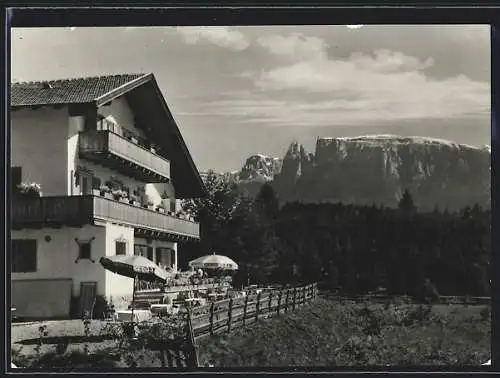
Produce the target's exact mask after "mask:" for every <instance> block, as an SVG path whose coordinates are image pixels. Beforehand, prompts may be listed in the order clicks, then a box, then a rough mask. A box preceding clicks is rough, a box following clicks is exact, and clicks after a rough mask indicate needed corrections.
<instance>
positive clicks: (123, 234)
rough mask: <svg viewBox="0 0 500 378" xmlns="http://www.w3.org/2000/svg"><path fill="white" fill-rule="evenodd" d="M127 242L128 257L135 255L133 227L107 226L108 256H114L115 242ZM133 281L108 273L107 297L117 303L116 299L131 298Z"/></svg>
mask: <svg viewBox="0 0 500 378" xmlns="http://www.w3.org/2000/svg"><path fill="white" fill-rule="evenodd" d="M118 240H119V241H125V242H126V243H127V252H126V254H127V255H133V254H134V229H133V228H132V227H125V226H118V225H114V224H110V223H108V224H106V255H107V256H114V255H115V254H116V253H115V242H116V241H118ZM132 287H133V279H132V278H128V277H124V276H120V275H118V274H115V273H112V272H110V271H106V290H105V291H106V293H105V295H106V296H107V297H108V298H109V297H113V302H116V297H121V296H129V295H131V294H132Z"/></svg>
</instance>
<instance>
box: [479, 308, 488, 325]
mask: <svg viewBox="0 0 500 378" xmlns="http://www.w3.org/2000/svg"><path fill="white" fill-rule="evenodd" d="M490 313H491V310H490V307H489V306H484V307H483V308H482V309H481V312H480V313H479V316H480V318H481V320H482V321H486V320H489V319H490V318H491V317H490Z"/></svg>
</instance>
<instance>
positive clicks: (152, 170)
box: [78, 130, 170, 182]
mask: <svg viewBox="0 0 500 378" xmlns="http://www.w3.org/2000/svg"><path fill="white" fill-rule="evenodd" d="M78 152H79V155H80V157H82V158H84V159H88V160H91V161H96V162H98V163H99V164H102V165H104V166H108V167H110V168H112V169H115V170H118V171H122V173H124V174H127V175H129V176H132V177H134V178H137V179H139V180H141V181H149V182H166V181H168V180H169V179H170V162H169V161H168V160H167V159H165V158H163V157H162V156H159V155H157V154H156V153H154V152H152V151H151V150H149V149H146V148H144V147H142V146H139V145H138V144H136V143H133V142H132V141H130V140H128V139H126V138H124V137H122V136H121V135H118V134H115V133H113V132H111V131H108V130H92V131H84V132H81V133H80V134H79V146H78ZM110 157H111V159H110ZM151 180H152V181H151Z"/></svg>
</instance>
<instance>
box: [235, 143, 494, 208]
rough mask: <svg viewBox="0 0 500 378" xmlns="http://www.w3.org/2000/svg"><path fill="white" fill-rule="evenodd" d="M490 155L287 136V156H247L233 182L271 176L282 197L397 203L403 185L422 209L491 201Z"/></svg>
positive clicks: (447, 147)
mask: <svg viewBox="0 0 500 378" xmlns="http://www.w3.org/2000/svg"><path fill="white" fill-rule="evenodd" d="M490 155H491V151H490V148H489V146H485V147H484V148H479V147H473V146H467V145H463V144H457V143H453V142H449V141H444V140H438V139H431V138H422V137H400V136H395V135H374V136H362V137H354V138H318V140H317V143H316V151H315V153H314V154H311V153H307V152H306V151H305V149H304V147H303V146H302V145H300V144H299V143H297V142H293V143H292V144H291V145H290V147H289V149H288V151H287V153H286V155H285V157H284V158H283V160H282V161H281V159H277V158H270V157H266V156H264V155H256V156H252V157H250V158H249V159H248V160H247V162H246V164H245V166H244V167H243V169H242V170H241V172H240V173H239V174H237V175H235V176H234V177H235V180H236V181H237V182H239V183H240V185H241V186H242V188H245V189H244V190H246V191H247V192H248V193H249V194H250V195H255V194H256V193H257V192H258V189H259V188H260V186H261V185H262V183H263V182H271V183H272V185H273V187H274V188H275V189H276V191H277V193H278V195H279V197H280V199H281V200H282V201H295V200H298V201H307V202H337V201H340V202H344V203H357V204H372V203H377V204H384V205H387V206H391V207H392V206H396V205H397V203H398V201H399V199H400V197H401V194H402V193H403V191H404V190H405V189H408V190H409V191H410V193H411V194H412V196H413V198H414V201H415V203H416V205H417V206H418V208H419V209H420V210H425V211H428V210H432V209H434V208H435V207H436V206H438V207H439V208H441V209H444V208H448V209H450V210H452V209H457V208H462V207H464V206H466V205H472V204H475V203H478V204H480V205H481V206H484V207H489V206H490Z"/></svg>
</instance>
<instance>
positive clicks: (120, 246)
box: [115, 241, 127, 255]
mask: <svg viewBox="0 0 500 378" xmlns="http://www.w3.org/2000/svg"><path fill="white" fill-rule="evenodd" d="M115 253H116V254H117V255H126V254H127V242H123V241H117V242H115Z"/></svg>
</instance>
